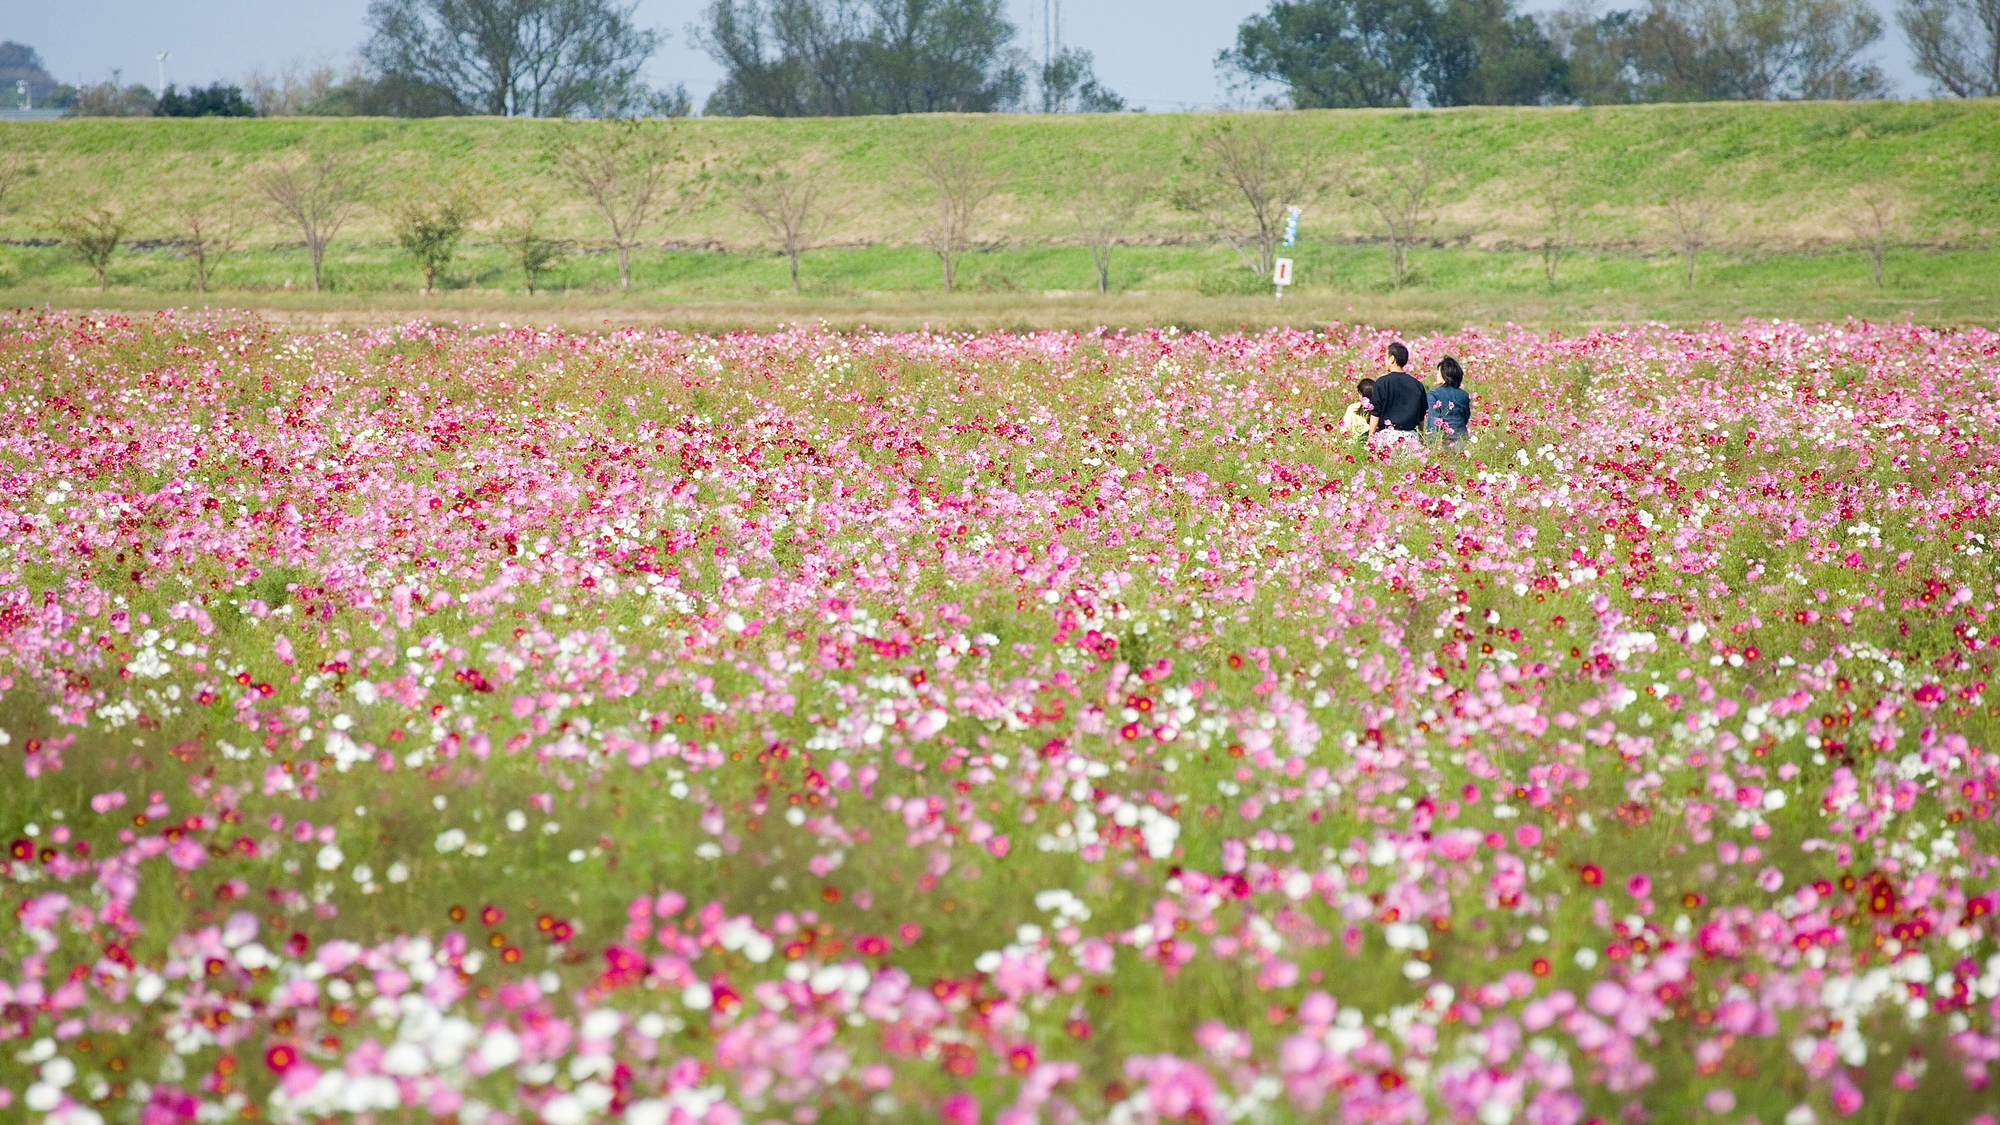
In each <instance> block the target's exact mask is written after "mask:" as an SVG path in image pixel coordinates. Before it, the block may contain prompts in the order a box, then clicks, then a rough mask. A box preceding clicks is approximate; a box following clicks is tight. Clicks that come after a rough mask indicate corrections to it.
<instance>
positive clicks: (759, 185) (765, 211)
mask: <svg viewBox="0 0 2000 1125" xmlns="http://www.w3.org/2000/svg"><path fill="white" fill-rule="evenodd" d="M824 186H825V184H824V181H823V180H822V179H821V176H820V173H819V172H818V171H817V170H808V171H806V172H803V173H794V172H792V171H791V170H790V169H787V168H782V167H773V168H771V169H770V170H769V171H767V172H761V173H756V174H753V175H749V176H746V177H743V178H742V179H741V180H739V181H738V183H737V185H736V202H737V205H738V206H740V207H742V208H743V210H744V211H745V212H746V213H747V214H749V215H751V216H753V217H755V218H756V220H757V221H758V222H760V223H763V224H764V229H765V230H766V231H768V232H770V235H771V241H773V242H775V243H777V245H778V252H779V253H780V254H783V255H784V256H785V258H786V260H787V261H788V262H789V263H790V264H791V267H792V292H793V293H797V292H798V291H799V255H800V254H803V253H805V252H806V251H807V250H809V249H811V248H812V245H813V243H815V242H817V241H818V240H819V236H820V235H821V234H823V233H825V231H826V226H827V224H828V223H829V222H832V221H833V213H832V211H831V209H830V208H828V207H827V206H826V205H825V201H824V198H823V196H824Z"/></svg>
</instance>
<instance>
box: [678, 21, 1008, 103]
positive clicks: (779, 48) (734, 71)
mask: <svg viewBox="0 0 2000 1125" xmlns="http://www.w3.org/2000/svg"><path fill="white" fill-rule="evenodd" d="M697 34H698V35H699V37H700V41H701V44H702V46H703V47H705V48H706V49H707V50H708V53H709V55H710V56H711V57H713V58H714V59H715V60H716V61H717V62H718V63H720V64H721V65H722V68H723V71H724V78H723V82H722V84H721V85H720V86H719V87H717V88H716V91H715V93H714V94H712V95H710V97H709V99H708V105H707V107H706V109H705V112H706V113H707V114H708V115H709V116H711V117H740V116H762V117H809V116H810V117H817V116H836V117H838V116H850V115H864V114H901V113H938V112H973V113H978V112H986V111H991V110H996V109H1004V108H1007V107H1009V106H1011V105H1013V104H1014V103H1015V102H1016V101H1017V100H1018V99H1019V98H1020V97H1021V94H1022V91H1023V88H1024V85H1025V76H1024V75H1023V74H1022V72H1021V69H1020V67H1019V66H1018V65H1017V64H1016V63H1015V62H1014V61H1013V60H1012V59H1011V58H1010V57H1009V52H1008V47H1009V46H1010V45H1011V43H1012V41H1013V38H1014V27H1013V25H1012V24H1010V23H1008V22H1007V18H1006V5H1005V3H1004V0H943V2H940V3H929V4H878V5H869V6H865V7H864V6H861V5H848V4H843V3H838V2H829V0H769V2H760V0H715V2H714V3H712V4H710V5H709V7H708V10H707V13H706V22H705V25H704V26H702V27H701V28H699V30H698V32H697Z"/></svg>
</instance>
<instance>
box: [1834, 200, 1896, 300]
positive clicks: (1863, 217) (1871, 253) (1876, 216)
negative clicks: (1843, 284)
mask: <svg viewBox="0 0 2000 1125" xmlns="http://www.w3.org/2000/svg"><path fill="white" fill-rule="evenodd" d="M1840 220H1841V222H1842V223H1844V224H1846V226H1847V229H1848V231H1849V232H1850V233H1852V234H1853V236H1854V242H1855V245H1857V246H1859V247H1860V248H1861V249H1862V250H1865V251H1867V253H1868V271H1869V275H1870V276H1871V277H1873V278H1874V280H1875V288H1877V289H1880V288H1882V259H1883V257H1884V256H1885V255H1887V254H1888V252H1889V247H1890V246H1892V245H1894V244H1895V243H1896V241H1898V239H1899V238H1900V237H1901V234H1902V226H1903V224H1902V200H1901V199H1900V198H1899V197H1898V196H1897V195H1896V194H1894V193H1893V192H1892V191H1891V190H1890V189H1888V188H1886V187H1884V186H1882V185H1880V184H1869V185H1866V186H1863V187H1859V188H1856V189H1855V190H1854V191H1853V193H1852V194H1850V195H1849V196H1848V201H1847V205H1846V206H1845V207H1843V208H1841V211H1840Z"/></svg>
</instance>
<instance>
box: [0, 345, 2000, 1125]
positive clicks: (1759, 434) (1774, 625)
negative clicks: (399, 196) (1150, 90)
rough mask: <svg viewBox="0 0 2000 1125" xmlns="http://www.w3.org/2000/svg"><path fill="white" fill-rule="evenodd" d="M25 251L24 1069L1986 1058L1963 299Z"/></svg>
mask: <svg viewBox="0 0 2000 1125" xmlns="http://www.w3.org/2000/svg"><path fill="white" fill-rule="evenodd" d="M1391 339H1393V337H1391V336H1388V335H1385V334H1380V333H1375V332H1372V331H1369V330H1366V329H1359V328H1356V329H1332V330H1328V331H1325V332H1321V333H1316V334H1315V333H1289V334H1287V333H1273V334H1267V335H1256V336H1244V337H1211V336H1208V335H1203V334H1182V333H1175V332H1170V331H1169V332H1160V333H1150V334H1114V333H1097V334H1090V335H1068V334H1047V335H1022V336H1011V335H996V336H980V337H972V336H963V337H953V336H938V335H902V336H891V335H869V334H860V335H839V334H833V333H822V332H815V331H805V330H800V331H793V332H783V333H778V334H771V335H748V334H746V335H738V336H730V337H725V338H714V337H700V336H682V335H675V334H671V333H657V334H653V333H639V332H620V333H606V334H603V335H564V334H560V333H556V332H554V331H541V330H533V329H510V328H505V327H504V326H502V327H501V328H499V329H497V330H496V329H480V330H472V329H460V328H446V327H436V326H431V325H427V324H413V325H407V326H404V327H402V328H399V329H394V330H384V331H380V332H374V333H333V334H324V335H292V334H285V333H281V332H278V331H276V330H275V329H273V328H271V327H270V326H268V325H265V324H263V323H261V322H259V321H256V320H254V319H250V318H237V317H234V316H231V315H224V314H214V315H208V314H203V315H201V316H195V315H190V314H179V315H176V314H161V315H160V316H158V317H156V318H150V319H139V320H132V321H127V320H121V319H117V318H111V317H102V316H96V317H84V316H74V315H63V314H28V313H17V314H12V315H11V316H10V317H5V318H0V731H4V733H0V778H4V781H0V842H4V843H5V844H6V846H7V852H6V855H5V857H4V879H0V908H4V909H0V1117H4V1118H6V1119H8V1120H36V1121H43V1120H45V1121H49V1122H57V1123H61V1125H96V1123H99V1122H120V1123H124V1122H133V1123H138V1125H190V1123H194V1122H222V1121H245V1120H269V1121H277V1122H323V1121H329V1120H331V1121H339V1122H349V1121H352V1122H372V1123H381V1125H389V1123H402V1122H410V1123H415V1122H436V1121H450V1122H457V1123H459V1125H534V1123H542V1122H545V1123H547V1125H584V1123H586V1122H599V1121H604V1122H623V1123H629V1125H694V1123H700V1125H738V1123H752V1122H789V1123H794V1125H811V1123H813V1122H862V1121H872V1120H882V1121H891V1122H930V1121H937V1122H944V1123H947V1125H1039V1123H1042V1122H1048V1123H1051V1125H1071V1123H1098V1122H1107V1123H1115V1125H1151V1123H1155V1122H1201V1123H1209V1125H1220V1123H1222V1122H1228V1121H1249V1122H1271V1123H1288V1122H1301V1123H1303V1122H1342V1123H1357V1125H1358V1123H1384V1125H1386V1123H1417V1122H1479V1123H1481V1125H1507V1123H1510V1122H1516V1121H1519V1122H1526V1123H1530V1125H1581V1123H1583V1122H1606V1123H1610V1122H1621V1123H1629V1125H1641V1123H1645V1122H1663V1123H1664V1122H1710V1121H1713V1122H1752V1121H1754V1122H1758V1123H1760V1125H1778V1123H1780V1122H1783V1123H1785V1125H1812V1123H1818V1122H1832V1121H1837V1120H1843V1119H1844V1120H1852V1121H1856V1122H1870V1123H1875V1122H1880V1123H1892V1122H1915V1121H1924V1122H1949V1123H1953V1125H1957V1123H1973V1122H1977V1123H1980V1125H1993V1122H1994V1117H1993V1112H1992V1111H1993V1107H1994V1106H1995V1105H1996V1103H2000V1093H1996V1087H1995V1085H1994V1079H1995V1078H1996V1077H2000V1075H1996V1074H1995V1067H1996V1064H2000V1026H1996V1025H2000V940H1996V929H2000V918H1997V917H1996V914H1997V913H2000V867H1997V866H1996V865H2000V826H1996V823H1995V819H1996V813H2000V753H1996V750H2000V747H1996V746H1995V716H1996V714H2000V706H1996V704H2000V700H1996V699H1995V697H1994V696H1993V695H1991V694H1989V693H1988V684H1989V681H1990V680H1991V679H1992V673H1993V663H1994V661H1995V657H1996V655H2000V654H1996V652H1995V646H1994V644H1993V641H1992V630H1993V629H1994V628H1996V626H1993V625H1991V624H1990V623H1989V617H1990V616H1991V615H1992V614H1993V611H1994V608H1995V601H1996V598H2000V581H1996V577H1997V576H1996V568H1995V566H1994V559H1995V555H1994V554H1993V550H1994V548H1995V547H1996V546H2000V544H1994V543H1991V542H1990V541H1989V540H1990V539H1991V538H1992V536H1993V534H1994V531H1995V526H1996V525H1995V515H1996V506H1997V505H2000V445H1996V441H2000V334H1995V333H1993V332H1990V331H1985V330H1978V329H1964V330H1951V331H1945V330H1934V329H1929V328H1924V327H1921V326H1915V325H1910V324H1898V325H1870V324H1862V323H1849V324H1846V325H1830V326H1817V327H1815V326H1807V325H1800V324H1791V323H1775V322H1748V323H1745V324H1742V325H1737V326H1713V327H1711V328H1709V329H1707V330H1704V331H1679V330H1672V329H1668V328H1665V327H1661V326H1633V327H1625V328H1619V329H1615V330H1601V331H1595V332H1591V333H1589V334H1587V335H1582V336H1570V337H1553V336H1543V335H1536V334H1532V333H1527V332H1518V331H1506V332H1501V331H1473V330H1468V331H1465V332H1463V333H1460V334H1457V335H1453V336H1449V337H1432V338H1426V339H1417V340H1412V341H1410V343H1411V344H1412V346H1413V348H1414V350H1415V351H1416V352H1417V354H1418V358H1419V363H1420V364H1422V365H1425V366H1428V365H1429V364H1431V363H1434V362H1435V360H1436V359H1437V358H1438V357H1439V356H1441V355H1443V354H1445V353H1447V352H1448V353H1450V354H1453V355H1455V356H1457V357H1458V358H1459V359H1460V360H1461V361H1463V362H1464V364H1465V367H1466V369H1467V371H1468V373H1469V377H1468V384H1467V385H1468V388H1469V389H1470V390H1471V391H1472V392H1473V394H1474V396H1475V399H1476V401H1477V404H1478V405H1477V412H1476V415H1475V426H1474V435H1475V440H1474V441H1473V443H1472V444H1471V445H1470V447H1469V448H1467V449H1466V450H1464V451H1463V452H1447V451H1427V452H1425V453H1422V454H1419V455H1406V456H1402V457H1400V458H1397V459H1390V458H1389V457H1387V456H1386V455H1384V454H1381V453H1379V452H1377V453H1370V452H1369V451H1367V450H1365V449H1360V448H1357V447H1355V446H1353V445H1351V444H1349V443H1346V442H1344V441H1343V440H1341V439H1340V437H1339V436H1338V419H1339V415H1340V413H1341V411H1342V410H1344V409H1345V407H1346V405H1347V403H1348V402H1349V401H1350V399H1351V396H1352V390H1351V388H1352V384H1353V381H1354V379H1355V378H1356V377H1358V376H1360V375H1364V374H1371V373H1373V372H1375V371H1377V370H1379V367H1380V363H1381V359H1380V357H1381V354H1382V350H1383V348H1384V346H1385V345H1386V344H1387V343H1388V342H1389V341H1390V340H1391Z"/></svg>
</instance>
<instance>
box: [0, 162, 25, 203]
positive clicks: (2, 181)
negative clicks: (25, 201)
mask: <svg viewBox="0 0 2000 1125" xmlns="http://www.w3.org/2000/svg"><path fill="white" fill-rule="evenodd" d="M27 174H28V158H27V157H25V156H22V155H21V154H20V153H18V152H0V203H5V202H7V193H8V192H10V191H13V190H14V185H15V184H18V183H20V182H21V180H22V178H23V177H25V176H26V175H27Z"/></svg>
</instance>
